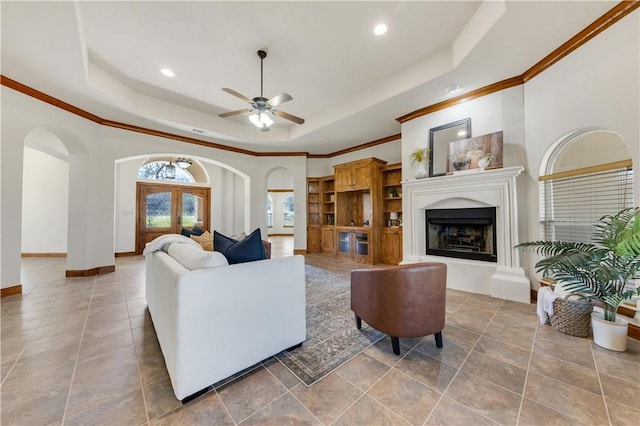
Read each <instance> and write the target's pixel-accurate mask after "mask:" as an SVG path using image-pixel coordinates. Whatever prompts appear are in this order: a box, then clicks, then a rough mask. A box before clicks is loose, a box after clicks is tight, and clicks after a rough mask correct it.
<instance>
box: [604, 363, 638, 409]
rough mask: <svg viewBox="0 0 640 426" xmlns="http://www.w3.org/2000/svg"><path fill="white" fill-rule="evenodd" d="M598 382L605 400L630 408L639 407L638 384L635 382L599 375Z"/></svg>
mask: <svg viewBox="0 0 640 426" xmlns="http://www.w3.org/2000/svg"><path fill="white" fill-rule="evenodd" d="M638 368H640V366H639V367H638ZM600 381H601V383H602V388H603V389H604V396H606V397H607V400H611V401H616V402H619V403H621V404H626V405H628V406H630V407H639V406H640V383H639V382H638V381H637V380H636V381H632V380H624V379H621V378H619V377H613V376H610V375H608V374H603V373H601V374H600Z"/></svg>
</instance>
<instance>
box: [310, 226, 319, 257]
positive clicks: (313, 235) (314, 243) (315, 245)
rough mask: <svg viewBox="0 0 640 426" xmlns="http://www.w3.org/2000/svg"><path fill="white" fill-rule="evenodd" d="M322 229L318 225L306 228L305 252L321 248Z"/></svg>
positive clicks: (317, 251)
mask: <svg viewBox="0 0 640 426" xmlns="http://www.w3.org/2000/svg"><path fill="white" fill-rule="evenodd" d="M321 235H322V230H321V229H320V227H319V226H310V227H308V228H307V253H319V252H320V251H321V250H322V238H321Z"/></svg>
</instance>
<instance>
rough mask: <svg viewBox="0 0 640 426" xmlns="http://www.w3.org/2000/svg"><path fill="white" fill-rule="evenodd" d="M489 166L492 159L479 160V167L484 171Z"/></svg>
mask: <svg viewBox="0 0 640 426" xmlns="http://www.w3.org/2000/svg"><path fill="white" fill-rule="evenodd" d="M489 164H491V158H485V157H483V158H481V159H479V160H478V167H479V168H481V169H484V168H485V167H489Z"/></svg>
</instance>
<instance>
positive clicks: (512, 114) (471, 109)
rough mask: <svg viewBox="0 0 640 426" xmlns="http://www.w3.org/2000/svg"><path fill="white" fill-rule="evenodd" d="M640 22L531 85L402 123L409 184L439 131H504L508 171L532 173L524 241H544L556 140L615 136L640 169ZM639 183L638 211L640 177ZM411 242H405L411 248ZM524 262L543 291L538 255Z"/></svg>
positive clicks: (523, 198)
mask: <svg viewBox="0 0 640 426" xmlns="http://www.w3.org/2000/svg"><path fill="white" fill-rule="evenodd" d="M639 19H640V11H639V10H636V11H635V12H634V13H632V14H631V15H629V16H627V17H625V18H624V19H623V20H622V21H620V22H618V23H616V24H615V25H613V26H612V27H610V28H609V29H607V30H606V31H605V32H604V33H601V34H600V35H598V36H597V37H595V38H594V39H592V40H591V41H589V42H588V43H587V44H585V45H584V46H582V47H581V48H580V49H578V50H577V51H575V52H573V53H571V54H570V55H568V56H567V57H565V58H564V59H562V60H561V61H559V62H558V63H556V64H554V65H553V66H552V67H551V68H549V69H547V70H545V71H544V72H543V73H541V74H539V75H538V76H536V77H534V78H533V79H532V80H530V81H528V82H527V83H525V84H524V85H520V86H517V87H512V88H509V89H507V90H503V91H501V92H498V93H493V94H490V95H487V96H484V97H482V98H478V99H474V100H471V101H469V102H465V103H462V104H459V105H456V106H453V107H451V108H448V109H446V110H442V111H438V112H435V113H433V114H429V115H427V116H423V117H419V118H417V119H415V120H412V121H410V122H407V123H403V125H402V162H403V179H413V169H412V166H411V163H410V161H409V154H410V153H411V152H412V151H413V150H414V149H415V148H416V147H424V146H428V136H429V129H430V128H432V127H436V126H439V125H442V124H445V123H449V122H452V121H456V120H460V119H462V118H466V117H471V128H472V133H473V136H479V135H483V134H487V133H491V132H495V131H500V130H502V131H503V132H504V144H505V145H504V166H505V167H509V166H518V165H522V166H524V167H525V173H524V174H523V175H522V176H521V177H519V178H518V191H519V194H518V195H519V204H518V219H519V223H518V224H519V240H520V241H527V240H534V239H538V238H539V235H540V231H539V216H538V181H537V178H538V170H539V168H540V165H541V162H542V161H543V157H544V155H545V153H546V152H547V151H548V150H549V149H550V147H551V146H552V145H553V144H554V143H555V142H556V141H558V140H559V139H561V138H562V137H563V136H565V135H567V134H569V133H571V132H573V131H576V130H578V129H584V128H589V127H599V128H603V129H608V130H612V131H614V132H616V133H618V134H620V135H621V136H622V137H623V138H624V139H625V141H626V142H627V144H628V145H629V150H630V151H631V154H632V160H633V163H634V164H636V165H637V164H640V120H639V119H638V117H640V79H639V78H638V76H639V75H640V59H639V52H640V26H638V21H639ZM634 179H635V182H634V195H635V200H636V203H635V204H636V205H638V201H639V200H640V173H635V177H634ZM404 201H405V203H404V204H405V205H403V209H404V210H406V209H408V206H407V205H406V204H407V203H408V200H404ZM405 233H406V230H405ZM410 238H411V236H410V235H404V240H405V241H410ZM520 256H521V262H520V263H521V265H522V266H524V267H525V271H526V272H527V274H528V276H529V277H530V279H531V282H532V285H533V287H534V288H537V287H538V284H537V281H538V280H537V277H536V274H535V271H534V270H533V267H532V265H533V264H534V263H535V260H536V259H535V258H534V255H532V254H529V253H526V254H522V253H521V254H520Z"/></svg>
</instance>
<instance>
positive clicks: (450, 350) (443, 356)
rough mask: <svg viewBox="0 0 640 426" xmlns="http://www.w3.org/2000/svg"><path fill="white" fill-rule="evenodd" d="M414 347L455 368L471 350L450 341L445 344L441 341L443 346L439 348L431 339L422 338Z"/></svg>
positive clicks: (458, 366)
mask: <svg viewBox="0 0 640 426" xmlns="http://www.w3.org/2000/svg"><path fill="white" fill-rule="evenodd" d="M415 349H416V350H417V351H420V352H422V353H423V354H425V355H429V356H430V357H432V358H435V359H438V360H440V361H443V362H446V363H447V364H449V365H451V366H453V367H456V368H460V366H461V365H462V363H463V362H464V360H465V359H466V358H467V356H469V353H470V352H471V349H469V348H463V347H461V346H457V345H454V344H451V343H448V344H446V345H445V344H444V343H443V347H442V348H439V347H437V346H436V344H435V342H433V341H432V340H431V339H429V340H427V339H425V340H423V341H422V342H421V343H419V344H418V345H416V347H415Z"/></svg>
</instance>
